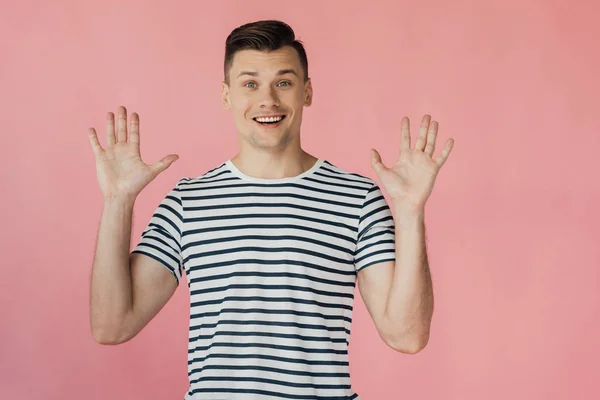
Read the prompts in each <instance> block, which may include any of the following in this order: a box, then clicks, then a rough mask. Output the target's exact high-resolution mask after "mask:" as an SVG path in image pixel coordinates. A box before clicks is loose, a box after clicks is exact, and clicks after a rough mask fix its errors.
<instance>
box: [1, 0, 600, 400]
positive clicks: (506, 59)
mask: <svg viewBox="0 0 600 400" xmlns="http://www.w3.org/2000/svg"><path fill="white" fill-rule="evenodd" d="M54 3H57V2H47V1H22V0H19V1H17V0H13V1H6V0H4V1H3V2H2V7H1V9H2V11H1V12H0V50H1V51H0V54H1V57H2V60H1V63H0V70H1V73H0V96H1V100H0V121H1V122H0V127H1V131H2V142H1V143H2V147H3V151H2V157H0V160H1V161H0V162H1V166H0V177H1V178H2V207H1V208H0V213H1V215H0V218H1V220H2V223H3V229H2V234H1V235H2V237H1V239H2V240H1V252H2V256H3V257H2V266H3V268H2V277H1V278H0V289H1V290H0V321H1V322H2V327H1V329H0V398H2V399H45V400H50V399H52V400H54V399H57V400H58V399H61V400H71V399H82V398H84V399H87V400H95V399H115V400H120V399H182V398H183V394H184V392H185V391H186V389H187V374H186V372H187V369H186V367H187V365H186V356H187V353H186V346H187V318H188V295H187V288H186V286H185V285H184V286H182V287H180V288H179V289H178V290H177V292H176V294H175V296H174V298H173V299H172V300H171V301H170V302H169V303H168V305H167V306H166V307H165V308H164V309H163V310H162V311H161V312H160V313H159V315H158V316H157V317H156V319H155V320H153V321H152V322H151V323H150V324H149V325H148V327H147V328H146V329H145V330H144V331H143V332H142V333H141V334H140V335H139V336H138V337H136V338H135V339H134V340H133V341H131V342H129V343H127V344H124V345H121V346H117V347H106V346H101V345H98V344H96V343H95V342H94V341H93V339H92V336H91V334H90V328H89V322H88V321H89V315H88V293H89V276H90V269H91V261H92V255H93V249H94V245H95V239H96V233H97V227H98V223H99V218H100V213H101V210H102V201H101V196H100V191H99V189H98V185H97V181H96V175H95V165H94V159H93V153H92V151H91V149H90V147H89V142H88V138H87V128H88V127H89V126H94V127H95V128H96V130H97V131H98V132H99V134H100V139H101V143H103V144H104V143H105V141H104V119H105V115H106V112H108V111H113V112H116V110H117V107H118V106H119V105H120V104H123V105H125V106H126V107H127V108H128V110H129V111H130V112H132V111H136V112H138V113H139V114H140V117H141V133H142V155H143V157H144V159H145V160H146V161H147V162H154V161H156V160H158V159H159V158H161V157H162V156H164V155H166V154H169V153H172V152H173V153H177V154H179V155H180V157H181V158H180V160H179V161H178V162H176V163H175V164H174V165H173V166H172V167H171V168H170V169H169V170H167V171H166V172H165V173H164V174H162V175H161V176H159V177H158V178H157V180H155V181H154V182H153V183H151V184H150V186H148V187H147V188H146V189H145V190H144V191H143V192H142V194H141V195H140V197H139V198H138V202H137V204H136V214H135V216H134V218H135V225H134V236H133V242H134V243H135V242H137V240H138V238H139V235H140V233H141V231H142V229H143V228H144V226H145V225H146V223H147V222H148V219H149V218H150V215H151V213H152V211H153V210H154V208H155V207H156V205H157V204H158V202H159V201H160V200H161V199H162V197H163V196H164V195H165V194H166V192H167V191H168V190H169V189H170V188H171V187H172V185H173V184H174V183H175V182H176V180H177V179H178V178H179V177H182V176H196V175H200V174H202V173H203V172H205V171H207V170H208V169H211V168H213V167H215V166H217V165H218V164H220V163H221V162H223V161H224V160H225V159H227V158H229V157H231V156H232V155H233V154H235V151H236V150H237V147H236V146H237V142H236V135H235V126H234V125H233V121H232V118H231V115H230V114H229V113H228V112H226V111H223V110H222V109H221V106H220V99H219V95H220V85H221V79H222V58H223V52H224V41H225V37H226V36H227V34H228V33H229V32H230V31H231V29H233V28H235V27H236V26H238V25H241V24H243V23H245V22H249V21H252V20H257V19H265V18H277V19H283V20H285V21H286V22H288V23H290V24H291V26H292V27H293V28H294V29H295V30H296V33H297V35H298V37H299V38H300V39H301V40H303V41H304V42H305V45H306V48H307V51H308V57H309V68H310V73H311V75H312V79H313V86H314V90H315V99H314V103H313V106H312V107H311V108H309V109H307V110H306V112H305V119H304V124H303V143H304V145H305V148H306V149H307V150H308V151H309V152H312V153H314V154H316V155H318V156H321V157H324V158H326V159H328V160H329V161H331V162H333V163H334V164H337V165H338V166H340V167H342V168H345V169H348V170H351V171H354V172H358V173H362V174H365V175H368V176H370V177H372V178H375V173H374V172H373V171H372V170H371V167H370V163H369V149H370V148H371V147H375V148H377V149H379V151H380V152H381V154H382V156H383V158H384V161H386V162H388V163H392V162H394V161H395V157H396V156H397V154H398V149H399V134H400V120H401V118H402V116H403V115H407V116H409V117H410V118H411V123H412V127H413V131H412V132H413V135H414V134H415V133H416V129H414V128H416V126H418V123H419V121H420V118H421V117H422V115H423V114H425V113H430V114H431V115H432V116H433V117H434V119H436V120H438V121H439V122H440V131H439V140H440V141H443V142H445V140H446V139H447V138H448V137H453V138H454V139H455V140H456V144H455V147H454V150H453V153H452V154H451V156H450V159H449V161H448V162H447V164H446V165H445V166H444V168H443V170H442V172H441V173H440V175H439V178H438V182H437V184H436V188H435V190H434V193H433V195H432V198H431V199H430V202H429V204H428V208H427V220H426V223H427V230H428V240H429V255H430V260H431V268H432V273H433V279H434V285H435V295H436V311H435V314H434V319H433V326H432V334H431V339H430V342H429V345H428V347H427V348H426V349H425V350H424V351H422V352H421V353H419V354H417V355H414V356H410V355H404V354H401V353H395V352H393V351H392V350H390V349H388V348H387V347H386V346H385V345H384V344H383V342H382V341H381V340H380V338H379V337H378V335H377V333H376V331H375V328H374V326H373V323H372V322H371V320H370V317H369V316H368V314H367V312H366V310H365V307H364V305H363V303H362V300H360V297H359V296H357V303H356V309H355V315H354V329H353V332H352V342H351V372H352V379H353V384H354V388H355V389H356V390H357V391H358V392H359V393H360V394H361V398H363V399H364V400H380V399H382V400H387V399H448V400H454V399H456V400H459V399H460V400H463V399H477V400H480V399H487V400H501V399H502V400H504V399H527V400H530V399H544V400H554V399H598V398H600V367H598V360H599V358H600V340H599V339H600V315H599V314H600V313H599V307H598V303H599V301H600V295H599V294H598V289H599V283H600V274H599V272H598V271H599V267H600V228H599V226H600V224H599V217H600V212H599V211H598V207H599V206H600V190H599V186H600V185H599V182H600V178H599V177H598V175H599V172H600V168H599V167H598V158H599V156H600V132H599V128H598V127H599V123H600V117H599V115H600V102H599V101H598V95H599V92H600V78H599V75H598V73H599V71H600V50H599V45H598V38H599V37H600V24H599V23H598V20H597V16H598V15H600V6H598V3H597V2H592V1H579V2H576V3H574V4H573V5H568V2H567V1H565V0H562V1H539V0H538V1H516V0H511V1H494V2H492V1H485V2H484V1H460V2H447V1H443V0H429V1H418V2H417V1H376V2H374V1H371V2H367V3H365V2H358V1H355V2H349V1H339V2H333V1H315V2H312V1H311V2H307V1H302V2H294V3H293V4H291V3H288V2H285V3H284V2H282V1H276V2H275V1H261V2H242V1H240V2H232V1H214V2H210V3H207V2H200V1H197V2H182V1H179V2H173V3H169V4H168V3H167V2H166V1H164V2H158V1H152V2H148V1H144V2H142V1H128V2H117V1H102V2H99V1H96V2H90V1H88V2H77V1H61V2H58V3H60V4H54ZM413 137H414V136H413Z"/></svg>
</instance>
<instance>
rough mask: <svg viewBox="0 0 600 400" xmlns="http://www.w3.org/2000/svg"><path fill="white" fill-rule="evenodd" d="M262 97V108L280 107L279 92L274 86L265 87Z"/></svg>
mask: <svg viewBox="0 0 600 400" xmlns="http://www.w3.org/2000/svg"><path fill="white" fill-rule="evenodd" d="M260 96H261V97H260V107H261V108H273V107H279V98H278V97H277V91H276V90H275V88H273V87H272V86H270V85H269V86H265V87H264V89H263V90H262V91H261V95H260Z"/></svg>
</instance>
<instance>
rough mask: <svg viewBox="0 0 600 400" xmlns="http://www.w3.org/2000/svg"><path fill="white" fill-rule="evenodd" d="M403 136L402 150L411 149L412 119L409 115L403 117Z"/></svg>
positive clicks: (401, 141)
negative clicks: (410, 119) (409, 118)
mask: <svg viewBox="0 0 600 400" xmlns="http://www.w3.org/2000/svg"><path fill="white" fill-rule="evenodd" d="M400 130H401V132H402V138H401V139H400V151H401V152H403V151H406V150H410V121H409V120H408V117H404V118H402V123H401V128H400Z"/></svg>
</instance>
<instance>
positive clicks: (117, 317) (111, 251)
mask: <svg viewBox="0 0 600 400" xmlns="http://www.w3.org/2000/svg"><path fill="white" fill-rule="evenodd" d="M133 206H134V200H133V199H132V200H123V199H120V200H110V201H109V200H107V201H105V203H104V210H103V212H102V217H101V220H100V227H99V230H98V239H97V244H96V252H95V257H94V264H93V267H92V277H91V287H90V318H91V325H92V331H93V334H94V337H96V339H100V340H103V341H105V340H111V339H110V338H111V337H114V336H115V335H118V332H119V330H120V329H121V326H122V324H123V321H124V320H125V317H126V316H127V314H128V313H129V312H130V311H131V309H132V304H133V295H132V285H131V271H130V265H129V250H130V236H131V223H132V216H133ZM107 338H108V339H107Z"/></svg>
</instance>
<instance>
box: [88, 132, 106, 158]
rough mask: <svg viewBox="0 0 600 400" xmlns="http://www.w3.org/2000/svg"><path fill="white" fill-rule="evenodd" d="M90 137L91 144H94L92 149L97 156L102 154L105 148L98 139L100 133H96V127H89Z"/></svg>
mask: <svg viewBox="0 0 600 400" xmlns="http://www.w3.org/2000/svg"><path fill="white" fill-rule="evenodd" d="M88 138H89V139H90V144H91V145H92V150H94V154H95V155H97V156H99V155H100V154H102V152H104V149H103V148H102V146H101V145H100V142H99V141H98V135H96V130H95V129H94V128H89V129H88Z"/></svg>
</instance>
